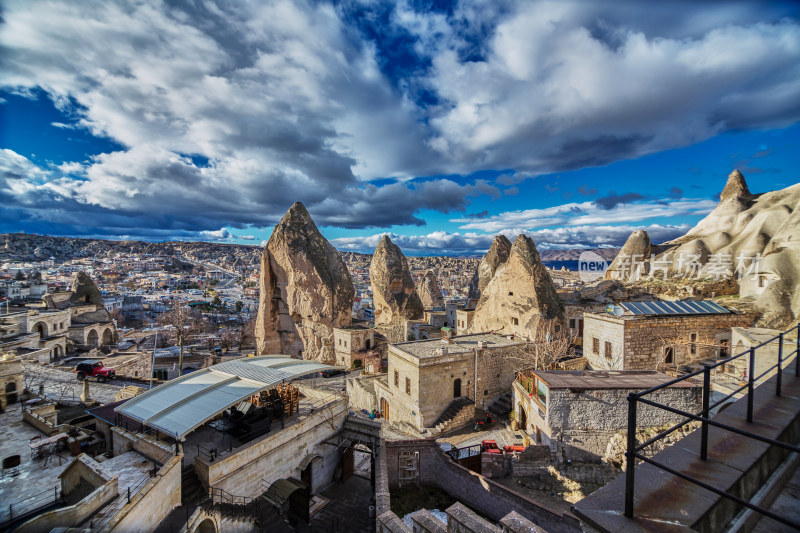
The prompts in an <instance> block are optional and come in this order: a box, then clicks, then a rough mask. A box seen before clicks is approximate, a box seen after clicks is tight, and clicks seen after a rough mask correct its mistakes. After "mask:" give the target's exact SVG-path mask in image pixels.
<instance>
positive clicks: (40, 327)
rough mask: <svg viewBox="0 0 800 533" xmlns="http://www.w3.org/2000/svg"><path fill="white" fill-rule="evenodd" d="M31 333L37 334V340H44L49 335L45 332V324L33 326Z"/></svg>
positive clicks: (40, 323)
mask: <svg viewBox="0 0 800 533" xmlns="http://www.w3.org/2000/svg"><path fill="white" fill-rule="evenodd" d="M31 331H33V332H36V333H38V334H39V338H41V339H44V338H45V337H48V336H49V333H48V331H47V324H46V323H45V322H39V323H38V324H36V325H35V326H33V329H32V330H31Z"/></svg>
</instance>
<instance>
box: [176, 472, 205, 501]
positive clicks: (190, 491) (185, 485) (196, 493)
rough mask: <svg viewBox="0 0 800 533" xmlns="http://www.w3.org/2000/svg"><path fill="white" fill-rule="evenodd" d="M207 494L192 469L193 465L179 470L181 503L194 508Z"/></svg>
mask: <svg viewBox="0 0 800 533" xmlns="http://www.w3.org/2000/svg"><path fill="white" fill-rule="evenodd" d="M207 496H208V494H207V493H206V490H205V489H204V488H203V485H202V483H200V479H199V478H198V477H197V473H196V472H195V471H194V465H189V466H187V467H186V468H184V469H183V472H181V504H182V505H185V506H188V507H190V508H194V507H197V504H198V503H200V501H202V500H204V499H205V498H206V497H207ZM192 510H193V509H192Z"/></svg>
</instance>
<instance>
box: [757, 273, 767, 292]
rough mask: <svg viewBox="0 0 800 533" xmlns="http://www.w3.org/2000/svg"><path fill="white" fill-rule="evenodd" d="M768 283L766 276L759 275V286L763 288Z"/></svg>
mask: <svg viewBox="0 0 800 533" xmlns="http://www.w3.org/2000/svg"><path fill="white" fill-rule="evenodd" d="M766 285H767V277H766V276H758V288H759V289H763V288H764V287H765V286H766Z"/></svg>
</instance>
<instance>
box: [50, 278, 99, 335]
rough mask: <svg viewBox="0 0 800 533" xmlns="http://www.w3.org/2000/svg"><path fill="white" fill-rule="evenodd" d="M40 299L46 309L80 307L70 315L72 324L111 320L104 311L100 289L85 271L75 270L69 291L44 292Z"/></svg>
mask: <svg viewBox="0 0 800 533" xmlns="http://www.w3.org/2000/svg"><path fill="white" fill-rule="evenodd" d="M42 301H43V302H44V304H45V305H46V306H47V308H48V309H67V308H69V307H82V309H80V310H76V311H75V312H74V314H73V315H72V323H73V324H93V323H95V322H110V321H111V316H110V315H109V314H108V311H106V307H105V303H104V302H103V296H102V295H101V294H100V290H99V289H98V288H97V285H95V284H94V281H92V278H91V277H89V275H88V274H86V272H77V273H76V274H75V275H74V276H73V277H72V284H71V287H70V290H69V291H64V292H54V293H49V294H45V295H44V296H43V297H42ZM87 306H88V307H87ZM78 311H80V312H78Z"/></svg>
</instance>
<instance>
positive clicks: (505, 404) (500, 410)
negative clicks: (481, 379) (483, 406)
mask: <svg viewBox="0 0 800 533" xmlns="http://www.w3.org/2000/svg"><path fill="white" fill-rule="evenodd" d="M489 411H491V413H492V414H493V415H494V417H495V418H497V419H499V420H508V413H510V412H511V393H510V392H507V393H505V394H503V395H502V396H500V397H499V398H497V399H495V400H494V401H493V402H492V403H490V404H489Z"/></svg>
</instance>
